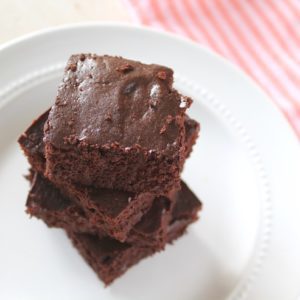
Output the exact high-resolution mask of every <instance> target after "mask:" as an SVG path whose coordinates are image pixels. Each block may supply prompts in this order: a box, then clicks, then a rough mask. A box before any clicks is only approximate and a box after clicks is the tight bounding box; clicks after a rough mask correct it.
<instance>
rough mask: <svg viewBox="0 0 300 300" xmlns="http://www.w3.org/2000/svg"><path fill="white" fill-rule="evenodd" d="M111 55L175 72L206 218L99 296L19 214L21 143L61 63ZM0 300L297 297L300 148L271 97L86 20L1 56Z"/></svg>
mask: <svg viewBox="0 0 300 300" xmlns="http://www.w3.org/2000/svg"><path fill="white" fill-rule="evenodd" d="M78 52H96V53H100V54H104V53H107V54H116V55H122V56H125V57H129V58H133V59H138V60H142V61H144V62H155V63H160V64H164V65H167V66H170V67H172V68H173V69H174V70H175V74H176V80H175V84H176V86H177V87H178V89H180V90H181V91H182V92H183V93H184V94H189V95H191V96H192V97H193V99H194V100H195V102H194V104H193V106H192V108H191V111H190V114H191V116H193V117H194V118H196V119H197V120H199V121H200V122H201V125H202V131H201V138H200V140H199V141H198V143H197V146H196V147H195V149H194V153H193V155H192V157H191V158H190V160H189V161H188V163H187V165H186V168H185V171H184V174H183V177H184V178H185V179H186V181H187V182H188V184H189V185H190V186H191V188H192V189H193V190H194V191H195V193H196V194H197V195H198V196H199V197H201V198H202V200H203V202H204V211H203V213H202V216H201V220H200V221H199V222H197V223H196V224H195V225H193V226H192V227H191V228H190V230H189V233H188V234H187V235H186V236H184V237H183V238H181V239H180V240H178V241H177V242H176V243H175V244H174V245H173V246H169V247H167V249H166V251H165V252H163V253H160V254H157V255H155V256H154V257H152V258H148V259H146V260H144V261H142V262H140V263H139V264H138V265H137V266H135V267H133V268H132V269H131V270H130V271H128V272H127V273H126V274H125V275H124V276H123V277H122V278H120V279H119V280H117V281H116V282H115V283H114V284H113V285H112V286H110V287H109V288H104V287H103V284H102V283H101V282H100V281H99V280H98V279H97V277H96V275H95V274H94V273H93V271H92V270H91V269H90V268H89V267H88V266H87V265H86V264H85V262H84V261H83V260H82V259H81V257H80V256H79V255H78V254H77V252H76V251H75V249H73V248H72V247H71V245H70V243H69V241H68V240H67V238H66V237H65V236H64V234H63V233H62V232H61V231H60V230H58V229H56V230H55V229H52V230H49V229H47V228H46V226H45V225H44V224H43V223H42V222H41V221H37V220H35V219H31V220H30V219H29V218H28V216H27V215H26V214H25V213H24V204H25V199H26V193H27V192H28V184H27V182H26V181H25V179H24V178H23V177H22V175H24V174H26V170H27V168H28V164H27V162H26V160H25V158H24V156H23V155H22V153H21V151H20V149H19V147H18V145H17V143H16V139H17V137H18V136H19V135H20V134H21V133H22V131H24V129H25V128H26V126H28V125H29V124H30V122H31V121H32V120H33V118H35V117H37V116H38V115H39V114H40V113H42V112H43V111H44V110H45V109H46V108H48V107H49V106H50V105H51V104H52V103H53V101H54V98H55V94H56V87H57V84H58V82H59V80H60V78H61V76H62V68H63V65H64V63H65V62H66V60H67V58H68V56H69V55H70V54H72V53H78ZM0 66H1V73H0V95H1V99H0V131H1V132H0V136H1V144H0V151H1V156H0V193H1V201H0V220H1V226H0V237H1V247H0V266H1V268H0V299H30V300H34V299H73V300H75V299H130V300H133V299H139V300H140V299H164V300H165V299H172V300H174V299H180V300H182V299H189V300H190V299H205V300H215V299H226V298H229V299H246V298H247V299H256V300H260V299H262V300H268V299H270V300H277V299H278V300H279V299H280V300H282V299H285V300H294V299H296V297H297V296H299V294H300V291H299V290H300V258H299V253H300V239H299V228H300V218H299V212H300V205H299V204H300V201H299V200H300V194H299V185H298V186H297V181H298V184H299V178H300V173H299V171H300V162H299V145H298V141H297V139H296V137H295V135H294V133H293V132H292V130H291V129H290V127H289V125H288V124H287V122H286V121H285V119H284V118H283V117H282V115H281V114H280V112H279V111H278V110H277V109H276V108H275V107H274V106H273V105H272V104H271V102H270V101H269V100H268V98H267V96H266V95H265V94H264V93H263V92H262V91H261V90H260V89H259V88H258V87H257V86H256V85H255V84H254V83H253V82H252V81H251V80H250V79H249V78H247V77H246V76H245V75H244V74H243V73H242V72H241V71H239V70H237V68H235V67H234V66H232V65H231V64H230V63H228V62H227V61H225V60H223V59H222V58H220V57H218V56H217V55H215V54H213V53H211V52H210V51H208V50H207V49H203V48H201V47H199V46H197V45H195V44H193V43H191V42H188V41H185V40H182V39H179V38H176V37H174V36H171V35H167V34H162V33H158V32H155V31H152V30H148V29H138V28H134V27H128V26H124V25H122V26H120V25H113V24H102V25H100V24H86V25H76V26H69V27H63V28H59V29H54V30H48V31H44V32H41V33H38V34H34V35H30V36H27V37H25V38H22V39H19V40H17V41H14V42H12V43H10V44H8V45H6V46H4V47H3V48H2V49H1V50H0Z"/></svg>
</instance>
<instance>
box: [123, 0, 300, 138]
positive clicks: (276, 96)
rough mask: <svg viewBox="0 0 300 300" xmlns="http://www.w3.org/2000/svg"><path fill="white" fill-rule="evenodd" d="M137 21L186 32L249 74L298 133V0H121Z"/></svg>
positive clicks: (178, 32)
mask: <svg viewBox="0 0 300 300" xmlns="http://www.w3.org/2000/svg"><path fill="white" fill-rule="evenodd" d="M123 1H124V2H125V3H126V5H127V7H128V9H129V11H130V13H131V15H132V18H133V20H134V21H135V22H136V23H139V24H144V25H149V26H152V27H156V28H159V29H164V30H168V31H172V32H175V33H177V34H180V35H185V36H187V37H190V38H191V39H193V40H195V41H197V42H199V43H200V44H202V45H205V46H208V47H210V48H211V49H214V50H215V51H216V52H218V53H219V54H221V55H222V56H225V57H226V58H228V59H229V60H231V61H233V62H235V63H236V64H238V65H239V66H240V67H241V68H242V69H244V71H245V72H247V73H248V74H249V75H250V76H252V77H253V78H254V79H255V80H256V81H257V82H258V83H259V84H260V85H261V86H262V87H263V89H264V90H265V91H267V92H268V93H269V95H270V96H271V98H272V99H273V100H274V101H275V102H276V103H277V105H278V106H279V107H280V108H281V109H282V111H283V112H284V114H285V115H286V117H287V118H288V120H289V121H290V123H291V124H292V126H293V127H294V129H295V130H296V132H297V134H298V136H299V137H300V0H123Z"/></svg>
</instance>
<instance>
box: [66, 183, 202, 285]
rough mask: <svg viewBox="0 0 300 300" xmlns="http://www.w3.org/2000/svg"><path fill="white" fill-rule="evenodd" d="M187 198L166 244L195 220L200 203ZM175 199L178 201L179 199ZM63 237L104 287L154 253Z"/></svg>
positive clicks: (106, 240) (84, 236)
mask: <svg viewBox="0 0 300 300" xmlns="http://www.w3.org/2000/svg"><path fill="white" fill-rule="evenodd" d="M183 187H184V189H183V190H182V194H186V191H187V189H188V188H187V186H186V185H184V184H183ZM188 194H189V195H188V196H187V197H186V199H185V201H184V202H183V203H181V204H180V205H179V206H178V209H177V210H176V212H175V211H174V213H173V215H172V221H171V223H170V225H169V226H168V228H167V237H166V240H167V242H169V243H171V242H172V241H174V240H175V239H176V238H178V237H180V236H181V235H182V234H183V233H184V232H185V230H186V228H187V226H188V225H189V224H190V223H192V222H194V221H195V220H196V219H197V212H198V211H199V210H200V209H201V203H200V202H199V200H198V199H197V198H196V197H195V195H194V194H193V193H192V192H191V191H189V190H188ZM178 199H182V198H181V197H180V196H179V198H178ZM179 208H180V209H181V212H179ZM67 233H68V236H69V237H70V239H71V240H72V241H73V244H74V246H75V247H76V248H77V250H78V251H79V252H80V253H81V255H82V256H83V257H84V258H85V260H86V261H87V262H88V264H89V265H90V266H91V267H92V268H93V269H94V271H95V272H96V273H97V275H98V276H99V278H100V279H101V280H102V281H103V282H104V283H105V284H106V285H108V284H110V283H112V282H113V281H114V280H115V279H116V278H117V277H119V276H121V275H122V274H123V273H125V272H126V271H127V270H128V269H129V268H130V267H131V266H132V265H134V264H136V263H138V262H139V261H140V260H141V259H143V258H145V257H147V256H149V255H152V254H154V252H155V251H154V250H153V248H147V247H139V246H136V245H132V244H129V243H127V242H126V243H120V242H117V241H116V240H113V239H110V238H102V239H101V238H99V237H98V236H96V235H91V234H82V233H75V232H72V231H67Z"/></svg>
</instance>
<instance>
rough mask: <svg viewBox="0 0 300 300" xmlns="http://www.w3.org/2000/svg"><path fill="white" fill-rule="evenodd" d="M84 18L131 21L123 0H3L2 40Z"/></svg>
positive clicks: (0, 2) (0, 9) (0, 7)
mask: <svg viewBox="0 0 300 300" xmlns="http://www.w3.org/2000/svg"><path fill="white" fill-rule="evenodd" d="M84 21H121V22H123V21H124V22H129V21H130V16H129V13H128V11H127V9H126V7H124V4H123V2H122V1H121V0H0V43H3V42H6V41H8V40H11V39H13V38H16V37H18V36H21V35H23V34H26V33H29V32H32V31H35V30H39V29H43V28H47V27H50V26H56V25H61V24H67V23H75V22H84Z"/></svg>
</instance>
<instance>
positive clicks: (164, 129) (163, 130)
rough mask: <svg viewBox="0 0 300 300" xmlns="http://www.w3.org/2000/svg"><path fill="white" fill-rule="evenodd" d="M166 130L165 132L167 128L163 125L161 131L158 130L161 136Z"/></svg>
mask: <svg viewBox="0 0 300 300" xmlns="http://www.w3.org/2000/svg"><path fill="white" fill-rule="evenodd" d="M166 130H167V126H166V125H164V126H163V127H162V128H161V130H160V132H159V133H160V134H163V133H165V132H166Z"/></svg>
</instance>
